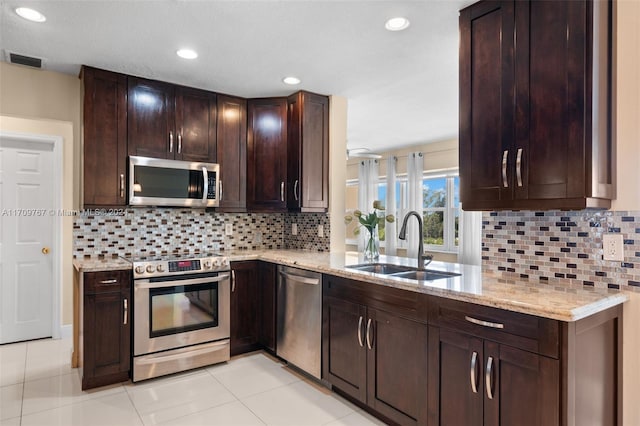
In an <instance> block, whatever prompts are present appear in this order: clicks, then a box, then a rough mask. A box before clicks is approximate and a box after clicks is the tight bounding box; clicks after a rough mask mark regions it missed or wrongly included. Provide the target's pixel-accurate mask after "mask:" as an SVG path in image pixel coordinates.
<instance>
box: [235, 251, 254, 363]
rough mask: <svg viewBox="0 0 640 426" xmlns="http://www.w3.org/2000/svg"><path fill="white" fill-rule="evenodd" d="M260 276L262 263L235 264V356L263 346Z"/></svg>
mask: <svg viewBox="0 0 640 426" xmlns="http://www.w3.org/2000/svg"><path fill="white" fill-rule="evenodd" d="M258 276H259V264H258V262H254V261H247V262H231V356H233V355H238V354H241V353H244V352H250V351H252V350H256V349H258V347H259V345H258V338H259V336H258V307H259V296H260V283H259V277H258Z"/></svg>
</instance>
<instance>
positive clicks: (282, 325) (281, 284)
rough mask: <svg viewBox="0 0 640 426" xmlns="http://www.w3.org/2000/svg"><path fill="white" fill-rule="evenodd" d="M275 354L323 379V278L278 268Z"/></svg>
mask: <svg viewBox="0 0 640 426" xmlns="http://www.w3.org/2000/svg"><path fill="white" fill-rule="evenodd" d="M277 303H278V304H277V312H278V322H277V332H276V336H277V344H276V354H277V355H278V356H279V357H281V358H283V359H285V360H287V362H289V363H290V364H293V365H295V366H296V367H298V368H300V369H301V370H303V371H305V372H307V373H309V374H311V375H312V376H314V377H316V378H318V379H320V375H321V373H320V366H321V363H320V360H321V356H322V353H321V347H322V274H319V273H316V272H310V271H305V270H303V269H297V268H290V267H287V266H282V265H281V266H278V302H277Z"/></svg>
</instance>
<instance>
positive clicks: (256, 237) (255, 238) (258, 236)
mask: <svg viewBox="0 0 640 426" xmlns="http://www.w3.org/2000/svg"><path fill="white" fill-rule="evenodd" d="M253 241H254V242H255V243H256V244H262V232H260V231H258V232H256V233H255V234H254V236H253Z"/></svg>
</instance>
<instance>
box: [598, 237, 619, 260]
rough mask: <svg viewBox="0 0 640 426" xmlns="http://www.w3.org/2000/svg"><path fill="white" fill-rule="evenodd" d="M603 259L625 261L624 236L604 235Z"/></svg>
mask: <svg viewBox="0 0 640 426" xmlns="http://www.w3.org/2000/svg"><path fill="white" fill-rule="evenodd" d="M602 258H603V259H604V260H611V261H614V262H623V261H624V240H623V238H622V234H604V235H603V236H602Z"/></svg>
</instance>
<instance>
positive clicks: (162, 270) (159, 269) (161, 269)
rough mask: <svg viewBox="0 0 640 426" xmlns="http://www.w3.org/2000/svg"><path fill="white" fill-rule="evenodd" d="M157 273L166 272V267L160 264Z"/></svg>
mask: <svg viewBox="0 0 640 426" xmlns="http://www.w3.org/2000/svg"><path fill="white" fill-rule="evenodd" d="M156 271H158V272H164V266H163V265H162V264H159V265H158V266H156Z"/></svg>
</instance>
